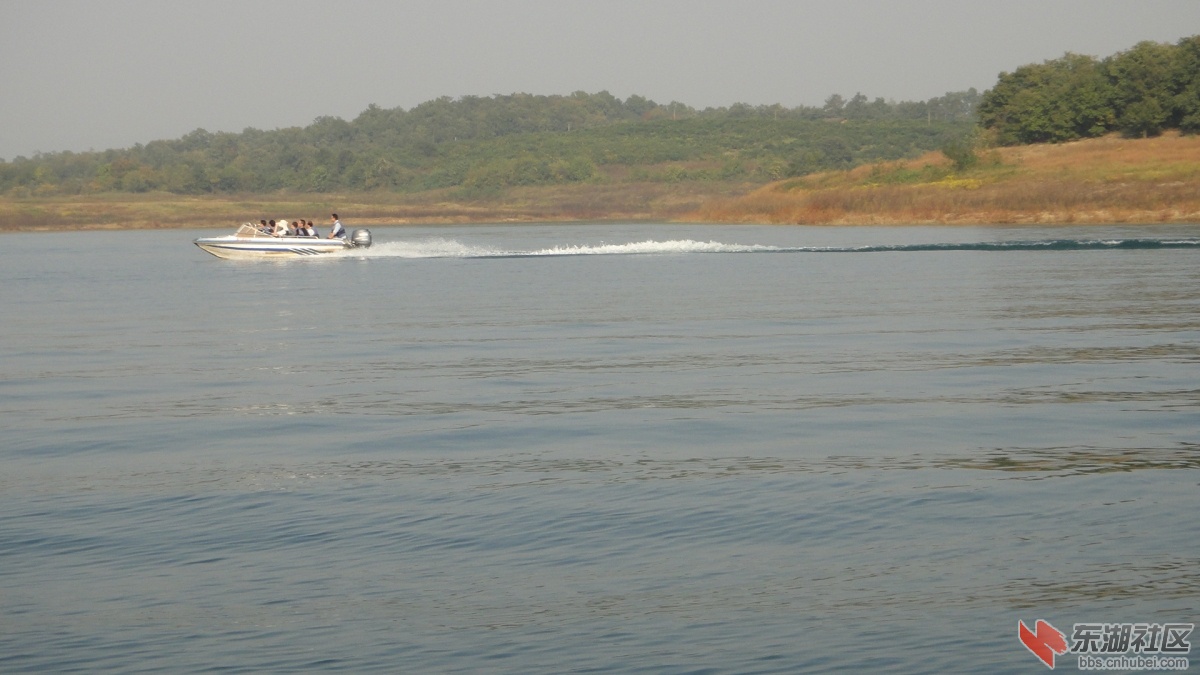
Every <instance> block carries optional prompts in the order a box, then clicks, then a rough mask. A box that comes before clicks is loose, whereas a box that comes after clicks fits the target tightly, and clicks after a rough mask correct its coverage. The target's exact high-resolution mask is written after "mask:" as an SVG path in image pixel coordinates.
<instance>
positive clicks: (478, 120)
mask: <svg viewBox="0 0 1200 675" xmlns="http://www.w3.org/2000/svg"><path fill="white" fill-rule="evenodd" d="M978 100H979V94H978V93H977V92H976V91H975V90H974V89H971V90H968V91H965V92H955V93H949V94H946V95H945V96H942V97H938V98H934V99H930V100H928V101H920V102H900V103H896V102H888V101H884V100H883V99H879V98H876V99H874V100H869V99H868V98H867V97H866V96H864V95H862V94H858V95H856V96H854V97H853V98H851V99H849V100H846V99H843V98H842V97H841V96H838V95H833V96H830V97H829V98H828V99H827V100H826V102H825V105H824V106H822V107H799V108H785V107H783V106H780V105H772V106H750V105H746V104H735V105H733V106H730V107H728V108H707V109H704V110H697V109H695V108H692V107H690V106H687V105H685V104H682V103H678V102H672V103H669V104H666V105H661V104H658V103H655V102H654V101H651V100H649V99H646V98H643V97H641V96H630V97H629V98H627V99H625V100H624V101H622V100H620V99H618V98H616V97H614V96H612V95H611V94H609V93H608V92H599V93H595V94H589V93H585V92H576V93H574V94H571V95H568V96H534V95H529V94H512V95H505V96H492V97H476V96H467V97H462V98H459V99H451V98H448V97H444V98H440V99H437V100H433V101H429V102H426V103H423V104H421V105H418V106H416V107H415V108H412V109H411V110H404V109H402V108H393V109H384V108H380V107H378V106H374V105H372V106H370V107H369V108H367V109H366V110H364V111H363V112H362V113H361V114H360V115H358V117H356V118H355V119H353V120H351V121H346V120H343V119H340V118H335V117H321V118H318V119H317V120H315V121H314V122H313V123H312V124H311V125H309V126H307V127H303V128H299V127H296V128H288V129H277V130H273V131H262V130H257V129H246V130H245V131H243V132H241V133H224V132H222V133H209V132H207V131H205V130H203V129H197V130H196V131H193V132H191V133H189V134H187V135H186V136H183V137H182V138H179V139H176V140H157V141H152V142H149V143H146V144H145V145H137V146H135V147H133V148H128V149H115V150H106V151H103V152H82V153H74V152H59V153H47V154H39V155H37V156H35V157H32V158H24V157H20V158H17V159H15V160H13V161H9V162H0V194H5V195H8V196H10V197H27V196H53V195H81V194H95V193H111V192H128V193H142V192H151V191H157V192H169V193H175V194H181V195H203V194H240V193H259V194H262V193H271V192H280V191H286V192H299V193H326V192H332V191H347V190H348V191H388V192H398V193H409V192H421V191H427V190H434V189H441V188H453V189H456V190H458V191H460V192H461V193H462V195H463V196H471V195H473V194H474V195H486V194H490V193H495V192H496V191H499V190H503V189H506V188H510V187H517V186H529V185H556V184H570V183H580V182H585V181H593V182H605V183H614V182H616V183H621V182H646V181H651V182H654V181H665V182H674V181H683V180H689V181H708V180H711V181H757V182H766V181H769V180H773V179H777V178H784V177H788V176H798V175H804V174H808V173H812V172H814V171H820V170H827V169H841V168H848V167H852V166H857V165H859V164H862V163H866V162H871V161H877V160H895V159H901V158H906V157H913V156H916V155H919V154H921V153H923V152H926V151H929V150H934V149H938V148H941V147H943V146H946V145H947V144H953V143H956V142H959V141H961V139H962V138H964V137H965V136H967V135H968V134H969V133H970V132H971V130H972V128H973V124H974V110H975V106H976V104H977V102H978Z"/></svg>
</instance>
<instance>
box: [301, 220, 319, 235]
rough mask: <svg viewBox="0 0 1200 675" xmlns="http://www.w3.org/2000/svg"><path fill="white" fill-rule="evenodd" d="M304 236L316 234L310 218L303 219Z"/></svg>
mask: <svg viewBox="0 0 1200 675" xmlns="http://www.w3.org/2000/svg"><path fill="white" fill-rule="evenodd" d="M304 236H306V237H315V236H317V229H316V228H315V227H313V224H312V221H311V220H306V221H304Z"/></svg>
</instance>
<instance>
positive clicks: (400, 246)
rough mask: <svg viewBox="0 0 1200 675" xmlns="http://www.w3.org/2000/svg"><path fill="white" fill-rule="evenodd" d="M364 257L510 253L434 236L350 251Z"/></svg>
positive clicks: (456, 256)
mask: <svg viewBox="0 0 1200 675" xmlns="http://www.w3.org/2000/svg"><path fill="white" fill-rule="evenodd" d="M350 254H351V255H354V256H358V257H362V258H486V257H495V256H502V255H510V254H509V253H508V252H506V251H503V250H500V249H493V248H488V247H485V246H467V245H466V244H463V243H460V242H458V241H455V240H453V239H443V238H440V237H438V238H433V239H422V240H420V241H389V242H383V243H376V244H374V245H373V246H371V248H368V249H363V250H358V249H355V250H353V251H350Z"/></svg>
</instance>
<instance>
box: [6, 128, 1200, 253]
mask: <svg viewBox="0 0 1200 675" xmlns="http://www.w3.org/2000/svg"><path fill="white" fill-rule="evenodd" d="M979 155H980V156H979V162H978V163H977V164H976V165H975V166H973V167H970V168H968V169H966V170H962V171H957V172H955V171H954V170H953V168H952V167H951V166H950V163H949V160H948V159H946V158H945V157H944V156H943V155H942V154H941V153H930V154H928V155H926V156H924V157H920V158H918V159H915V160H909V161H905V162H886V163H879V164H872V165H867V166H861V167H858V168H856V169H853V170H851V171H845V172H829V173H821V174H814V175H810V176H805V177H801V178H793V179H788V180H784V181H779V182H776V183H771V184H768V185H765V186H763V185H754V184H746V183H722V182H713V181H692V182H681V183H596V184H572V185H566V186H547V187H529V188H519V189H513V190H510V191H507V192H505V193H503V194H498V195H493V196H488V197H479V198H473V199H465V198H462V197H461V196H459V195H457V194H456V193H455V192H453V191H448V190H442V191H437V192H428V193H418V194H395V193H359V194H270V195H223V196H204V197H193V196H181V195H174V194H101V195H77V196H69V197H28V198H7V197H6V198H0V232H49V231H82V230H134V229H222V228H230V229H232V228H234V227H236V226H237V225H238V224H240V223H243V222H247V221H251V220H254V221H257V220H259V219H263V218H267V219H270V218H275V219H280V218H283V219H288V220H292V219H295V218H304V219H309V220H312V221H313V223H314V224H316V225H317V226H318V227H323V226H325V224H326V223H327V221H328V218H329V214H330V213H332V212H334V211H336V212H338V213H339V214H340V215H341V216H342V219H343V222H345V223H346V224H347V226H348V227H354V226H355V225H362V226H371V225H374V226H381V225H395V226H403V225H425V226H429V225H470V224H496V223H562V224H567V223H577V222H606V221H607V222H629V221H635V222H664V223H710V224H778V225H786V224H791V225H950V226H978V225H993V224H995V225H1005V224H1018V225H1020V224H1030V225H1032V224H1040V225H1071V224H1080V225H1084V224H1087V225H1091V224H1184V223H1186V224H1191V223H1197V224H1200V136H1180V135H1178V134H1166V135H1163V136H1161V137H1158V138H1150V139H1137V140H1128V139H1122V138H1118V137H1113V136H1110V137H1105V138H1099V139H1090V140H1085V141H1077V142H1073V143H1064V144H1061V145H1035V146H1019V147H1011V148H1000V149H995V150H987V151H982V152H980V153H979Z"/></svg>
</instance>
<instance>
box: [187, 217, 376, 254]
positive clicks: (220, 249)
mask: <svg viewBox="0 0 1200 675" xmlns="http://www.w3.org/2000/svg"><path fill="white" fill-rule="evenodd" d="M193 243H195V244H196V245H197V246H199V247H200V248H202V249H204V250H205V251H208V252H209V253H211V254H213V255H215V256H217V257H218V258H229V259H234V260H243V259H256V258H293V257H297V256H310V255H323V254H325V253H337V252H339V251H348V250H350V249H352V248H368V247H370V246H371V232H370V230H367V229H363V228H359V229H357V230H354V232H353V234H351V235H350V238H349V239H336V238H335V239H322V238H320V237H289V236H276V235H273V234H267V233H266V232H263V231H262V230H260V229H259V228H258V227H257V226H255V225H253V224H252V223H246V224H244V225H242V226H241V227H239V228H238V231H237V232H235V233H234V234H227V235H225V236H223V237H202V238H200V239H197V240H195V241H194V242H193Z"/></svg>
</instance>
